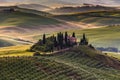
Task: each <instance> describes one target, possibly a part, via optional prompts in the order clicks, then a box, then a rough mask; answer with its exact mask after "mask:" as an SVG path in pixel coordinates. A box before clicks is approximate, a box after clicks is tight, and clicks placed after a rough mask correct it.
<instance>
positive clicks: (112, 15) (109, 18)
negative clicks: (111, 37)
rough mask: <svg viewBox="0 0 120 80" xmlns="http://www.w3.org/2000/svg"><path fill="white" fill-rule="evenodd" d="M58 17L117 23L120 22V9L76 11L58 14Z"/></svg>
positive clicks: (69, 19)
mask: <svg viewBox="0 0 120 80" xmlns="http://www.w3.org/2000/svg"><path fill="white" fill-rule="evenodd" d="M54 17H56V18H59V19H62V20H66V21H72V22H77V23H79V22H82V23H86V24H93V25H96V26H101V25H116V24H120V11H97V12H86V13H75V14H70V15H58V16H54Z"/></svg>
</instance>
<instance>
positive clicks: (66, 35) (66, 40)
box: [65, 32, 68, 46]
mask: <svg viewBox="0 0 120 80" xmlns="http://www.w3.org/2000/svg"><path fill="white" fill-rule="evenodd" d="M67 37H68V33H67V32H65V44H66V46H67V43H68V39H67Z"/></svg>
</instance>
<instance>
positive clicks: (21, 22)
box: [0, 11, 60, 27]
mask: <svg viewBox="0 0 120 80" xmlns="http://www.w3.org/2000/svg"><path fill="white" fill-rule="evenodd" d="M0 16H1V18H0V26H18V27H30V26H39V25H50V24H53V25H54V24H57V23H60V22H59V21H57V20H55V19H51V18H48V17H45V16H40V15H37V14H33V13H27V12H21V11H16V12H12V13H4V12H2V13H0Z"/></svg>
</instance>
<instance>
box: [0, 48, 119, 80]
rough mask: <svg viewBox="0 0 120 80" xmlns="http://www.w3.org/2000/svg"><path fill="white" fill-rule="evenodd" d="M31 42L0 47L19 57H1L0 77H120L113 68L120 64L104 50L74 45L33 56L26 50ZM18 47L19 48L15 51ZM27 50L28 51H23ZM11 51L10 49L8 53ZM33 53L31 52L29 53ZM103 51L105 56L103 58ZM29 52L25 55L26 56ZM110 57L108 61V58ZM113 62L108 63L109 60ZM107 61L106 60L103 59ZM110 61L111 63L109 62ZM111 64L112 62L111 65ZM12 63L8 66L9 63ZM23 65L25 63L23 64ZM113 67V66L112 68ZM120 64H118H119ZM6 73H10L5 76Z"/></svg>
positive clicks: (51, 79) (91, 79) (93, 79)
mask: <svg viewBox="0 0 120 80" xmlns="http://www.w3.org/2000/svg"><path fill="white" fill-rule="evenodd" d="M28 48H29V46H25V48H24V49H23V46H21V47H20V46H17V47H11V48H10V47H9V48H3V49H0V52H1V53H3V52H4V50H7V51H6V53H5V52H4V54H6V55H7V54H8V56H10V54H11V55H12V56H13V54H14V56H15V54H16V56H17V54H24V57H23V55H21V57H20V55H19V57H1V58H0V63H1V64H0V66H1V67H0V69H1V71H0V72H1V73H2V74H0V76H1V77H0V79H3V80H4V79H36V80H38V79H40V80H54V79H57V80H72V79H73V80H119V79H120V70H117V69H114V68H116V67H115V66H112V65H117V63H118V64H120V62H117V61H118V60H117V59H115V58H111V57H107V56H106V55H103V54H102V53H101V52H99V51H96V50H93V49H91V48H89V47H87V46H79V47H77V48H76V47H75V48H71V49H70V50H69V51H64V52H59V53H56V54H53V55H49V56H48V55H46V56H45V55H41V56H37V57H27V56H32V55H31V54H33V53H28V52H27V51H25V50H26V49H28ZM16 49H17V51H18V50H19V51H18V52H15V50H16ZM24 51H25V52H24ZM7 52H9V53H7ZM29 54H30V55H29ZM2 55H3V54H2ZM100 55H102V56H104V59H102V60H101V59H99V58H101V57H100ZM25 56H26V57H25ZM105 58H107V61H106V60H105ZM114 60H116V61H115V62H112V64H110V63H106V62H111V61H114ZM104 62H105V63H104ZM106 64H108V65H109V66H108V65H106ZM110 65H111V66H110ZM8 66H9V67H8ZM23 66H24V67H23ZM113 67H114V68H113ZM119 67H120V66H117V68H119ZM6 75H7V76H6Z"/></svg>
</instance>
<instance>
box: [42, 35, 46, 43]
mask: <svg viewBox="0 0 120 80" xmlns="http://www.w3.org/2000/svg"><path fill="white" fill-rule="evenodd" d="M45 43H46V35H45V34H43V44H45Z"/></svg>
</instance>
